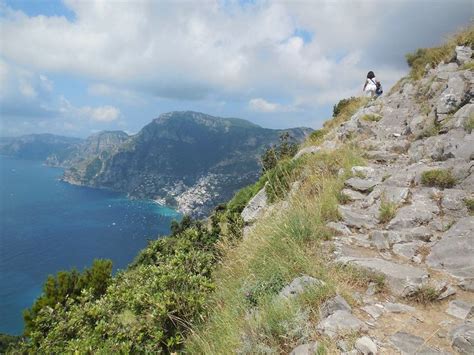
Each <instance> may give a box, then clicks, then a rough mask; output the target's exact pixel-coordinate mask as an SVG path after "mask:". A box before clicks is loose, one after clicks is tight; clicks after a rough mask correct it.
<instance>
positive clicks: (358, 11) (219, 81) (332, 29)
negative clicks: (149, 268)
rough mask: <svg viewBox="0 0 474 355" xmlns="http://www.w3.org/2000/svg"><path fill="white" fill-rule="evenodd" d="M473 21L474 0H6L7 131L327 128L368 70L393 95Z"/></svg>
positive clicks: (0, 6) (0, 110)
mask: <svg viewBox="0 0 474 355" xmlns="http://www.w3.org/2000/svg"><path fill="white" fill-rule="evenodd" d="M421 14H422V15H421ZM472 16H473V8H472V2H471V0H452V1H442V0H430V1H428V0H411V1H408V0H397V1H395V0H360V1H357V0H354V1H344V0H340V1H336V0H314V1H305V2H296V1H295V2H291V1H288V2H282V1H269V0H268V1H233V0H226V1H212V0H209V1H204V2H203V1H186V2H181V1H174V2H171V1H151V0H135V1H131V0H130V1H105V0H97V1H92V0H90V1H85V0H65V1H61V0H54V1H47V0H36V1H35V0H16V1H12V0H8V1H5V0H0V83H1V84H0V85H1V86H0V115H1V116H0V128H1V133H0V134H1V135H21V134H27V133H39V132H52V133H56V134H64V135H68V136H81V137H84V136H87V135H89V134H91V133H94V132H97V131H100V130H104V129H108V130H110V129H121V130H125V131H127V132H129V133H135V132H137V131H138V130H139V129H140V128H141V127H143V125H145V124H147V123H148V122H150V121H151V119H153V118H155V117H157V116H159V115H160V114H161V113H164V112H168V111H173V110H194V111H201V112H205V113H208V114H213V115H217V116H226V117H241V118H245V119H248V120H250V121H252V122H255V123H257V124H260V125H262V126H264V127H270V128H286V127H295V126H309V127H313V128H318V127H319V126H320V125H321V124H322V122H324V120H325V119H327V118H328V117H329V116H330V114H331V110H332V106H333V105H334V104H335V103H336V102H337V101H338V100H339V99H341V98H344V97H348V96H352V95H360V90H361V86H362V84H363V80H364V77H365V74H366V73H367V71H368V70H374V71H375V73H376V74H377V77H378V78H379V79H380V80H382V83H383V84H384V86H385V88H386V89H388V87H389V86H390V85H392V84H393V83H394V82H395V81H396V80H398V79H399V78H400V77H401V76H403V75H404V74H406V72H407V67H406V64H405V59H404V56H405V54H406V53H407V52H409V51H413V50H414V49H416V48H418V47H429V46H433V45H436V44H438V43H440V42H441V41H442V39H443V37H445V36H446V35H447V34H449V33H452V32H455V31H456V30H457V29H459V28H460V27H462V26H465V25H467V24H468V23H469V20H470V18H471V17H472Z"/></svg>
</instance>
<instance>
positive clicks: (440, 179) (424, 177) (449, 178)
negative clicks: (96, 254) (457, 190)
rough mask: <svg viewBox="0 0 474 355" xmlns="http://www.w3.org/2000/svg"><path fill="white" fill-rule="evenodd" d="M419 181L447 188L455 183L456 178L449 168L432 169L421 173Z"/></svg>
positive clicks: (426, 184) (427, 184)
mask: <svg viewBox="0 0 474 355" xmlns="http://www.w3.org/2000/svg"><path fill="white" fill-rule="evenodd" d="M421 183H422V184H423V185H425V186H434V187H440V188H449V187H453V186H454V185H455V184H456V179H455V178H454V176H453V175H452V173H451V171H450V170H445V169H434V170H428V171H425V172H423V174H421Z"/></svg>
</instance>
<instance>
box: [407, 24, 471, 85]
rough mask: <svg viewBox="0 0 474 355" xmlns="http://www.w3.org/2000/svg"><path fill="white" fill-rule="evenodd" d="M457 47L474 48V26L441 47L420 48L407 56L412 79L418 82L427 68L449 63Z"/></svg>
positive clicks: (451, 38) (449, 39) (459, 33)
mask: <svg viewBox="0 0 474 355" xmlns="http://www.w3.org/2000/svg"><path fill="white" fill-rule="evenodd" d="M456 46H470V47H471V48H474V26H470V27H468V28H466V29H465V30H464V31H460V32H458V33H457V34H455V35H453V36H451V37H450V38H448V40H447V41H446V42H445V43H444V44H443V45H441V46H439V47H433V48H419V49H417V50H416V51H415V52H413V53H410V54H407V55H406V58H407V63H408V65H409V66H410V68H411V70H410V77H411V78H413V79H415V80H418V79H420V78H421V77H422V76H423V74H424V73H425V70H426V68H427V67H428V68H434V67H436V66H437V65H438V64H439V63H441V62H443V61H444V62H449V61H450V60H451V59H452V58H453V57H454V49H455V47H456Z"/></svg>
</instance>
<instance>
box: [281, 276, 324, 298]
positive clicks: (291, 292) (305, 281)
mask: <svg viewBox="0 0 474 355" xmlns="http://www.w3.org/2000/svg"><path fill="white" fill-rule="evenodd" d="M324 285H325V283H324V281H321V280H318V279H315V278H314V277H311V276H307V275H303V276H300V277H297V278H295V279H294V280H293V281H291V283H290V284H289V285H287V286H285V287H284V288H283V289H282V290H281V291H280V293H279V294H278V296H280V297H283V298H292V297H295V296H297V295H300V294H302V293H303V292H304V290H305V289H306V288H308V287H318V286H324Z"/></svg>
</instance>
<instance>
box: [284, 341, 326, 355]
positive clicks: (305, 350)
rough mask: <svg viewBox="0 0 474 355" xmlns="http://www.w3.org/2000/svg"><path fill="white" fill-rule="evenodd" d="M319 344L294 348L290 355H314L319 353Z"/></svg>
mask: <svg viewBox="0 0 474 355" xmlns="http://www.w3.org/2000/svg"><path fill="white" fill-rule="evenodd" d="M318 347H319V343H318V342H317V341H313V342H312V343H308V344H302V345H299V346H297V347H296V348H294V349H293V350H292V351H291V353H290V355H313V354H316V352H317V351H318Z"/></svg>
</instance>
